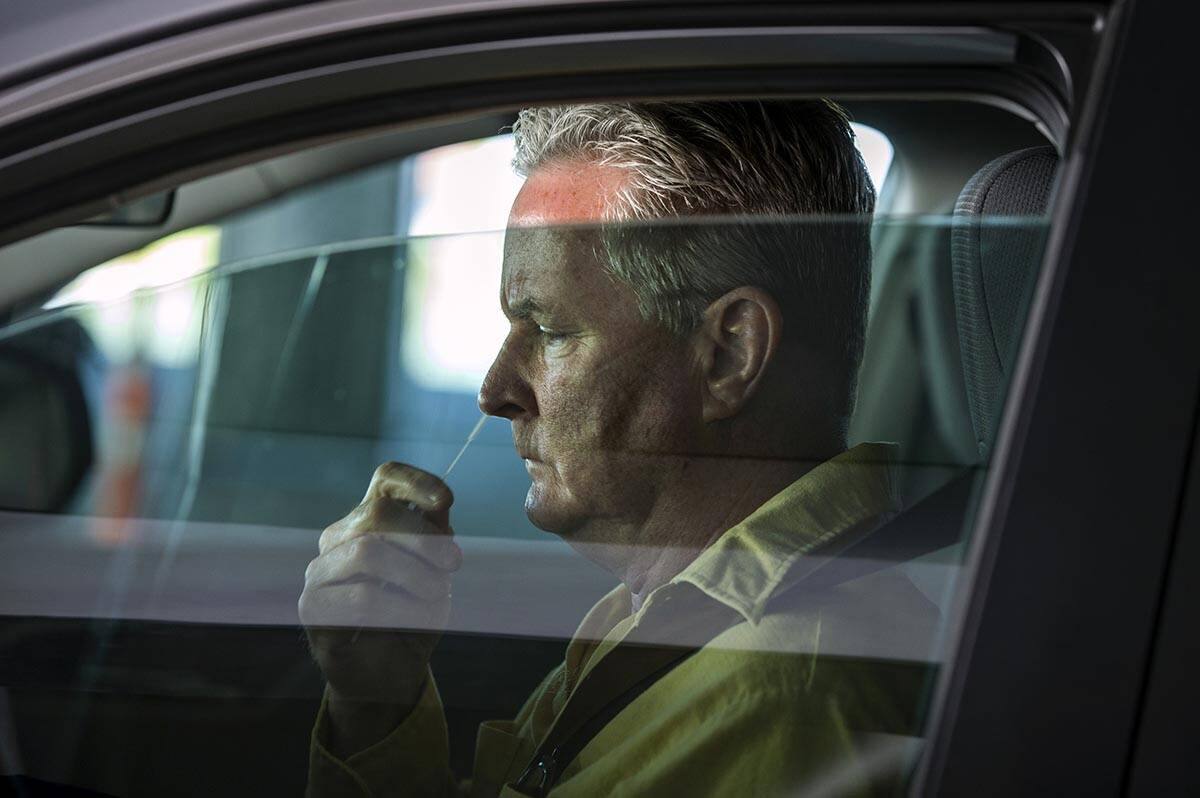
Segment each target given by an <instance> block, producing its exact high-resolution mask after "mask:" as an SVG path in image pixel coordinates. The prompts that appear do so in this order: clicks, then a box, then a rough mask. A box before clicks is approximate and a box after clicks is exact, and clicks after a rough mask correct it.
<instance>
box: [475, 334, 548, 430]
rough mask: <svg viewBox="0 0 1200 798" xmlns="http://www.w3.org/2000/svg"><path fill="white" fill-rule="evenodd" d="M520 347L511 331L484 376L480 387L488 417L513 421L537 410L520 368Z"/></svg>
mask: <svg viewBox="0 0 1200 798" xmlns="http://www.w3.org/2000/svg"><path fill="white" fill-rule="evenodd" d="M518 348H519V347H518V342H517V341H515V340H514V336H513V334H511V333H510V334H509V336H508V338H506V339H505V341H504V343H503V344H502V345H501V346H500V351H499V352H497V353H496V359H495V360H493V361H492V365H491V368H489V369H488V373H487V376H486V377H484V378H483V385H482V386H480V388H479V399H478V402H479V409H480V410H481V411H482V412H484V413H486V414H487V415H489V416H499V417H501V418H507V419H508V420H509V421H513V420H516V419H518V418H521V417H524V416H528V415H532V414H533V413H535V412H536V410H537V407H536V402H535V400H534V397H533V391H532V389H531V388H530V386H529V382H528V381H527V380H526V379H525V378H524V377H523V376H522V375H521V370H520V369H519V368H518V360H519V358H518V354H519V353H518V351H517V350H518Z"/></svg>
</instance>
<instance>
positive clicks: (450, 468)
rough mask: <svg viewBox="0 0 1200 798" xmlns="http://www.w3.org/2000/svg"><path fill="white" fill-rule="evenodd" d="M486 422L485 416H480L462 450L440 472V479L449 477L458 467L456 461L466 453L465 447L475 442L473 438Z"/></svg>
mask: <svg viewBox="0 0 1200 798" xmlns="http://www.w3.org/2000/svg"><path fill="white" fill-rule="evenodd" d="M487 420H488V417H487V416H480V417H479V420H478V421H476V422H475V427H474V428H473V429H472V430H471V434H470V435H468V436H467V440H466V441H464V442H463V445H462V448H461V449H459V450H458V454H456V455H454V459H453V460H451V461H450V465H448V466H446V470H445V471H443V472H442V479H445V478H446V477H448V476H450V472H451V471H453V470H454V467H455V466H456V465H458V461H459V460H461V459H462V456H463V453H464V452H466V451H467V447H468V446H470V445H471V441H473V440H475V436H476V435H478V434H479V430H481V429H483V423H484V422H485V421H487Z"/></svg>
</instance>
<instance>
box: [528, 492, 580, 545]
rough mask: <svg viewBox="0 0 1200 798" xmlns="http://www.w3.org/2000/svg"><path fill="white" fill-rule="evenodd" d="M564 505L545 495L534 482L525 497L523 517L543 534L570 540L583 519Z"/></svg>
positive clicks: (558, 500)
mask: <svg viewBox="0 0 1200 798" xmlns="http://www.w3.org/2000/svg"><path fill="white" fill-rule="evenodd" d="M564 505H565V502H563V501H561V500H560V499H557V498H556V497H553V496H548V495H546V491H545V490H544V489H543V488H542V487H540V486H539V485H538V484H537V482H534V483H533V484H532V485H530V486H529V493H527V494H526V495H525V516H526V517H527V518H528V519H529V523H531V524H533V525H534V526H536V527H537V528H538V529H540V530H542V531H543V532H549V533H551V534H553V535H558V536H559V537H562V538H570V537H571V536H572V533H573V532H575V530H577V529H578V528H579V527H580V526H581V525H582V522H583V519H581V518H580V517H579V514H578V513H573V512H571V511H570V509H568V508H567V507H566V506H564Z"/></svg>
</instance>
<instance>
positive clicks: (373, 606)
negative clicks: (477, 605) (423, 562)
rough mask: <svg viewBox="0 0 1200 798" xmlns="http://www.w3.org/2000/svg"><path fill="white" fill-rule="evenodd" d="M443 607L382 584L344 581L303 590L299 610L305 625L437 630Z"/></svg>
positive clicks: (441, 619) (441, 604) (443, 611)
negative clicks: (317, 588)
mask: <svg viewBox="0 0 1200 798" xmlns="http://www.w3.org/2000/svg"><path fill="white" fill-rule="evenodd" d="M445 606H446V605H445V604H444V603H433V604H431V603H429V602H424V601H419V600H417V599H414V598H413V597H412V596H411V595H408V594H407V593H404V592H401V591H399V590H395V589H390V588H387V587H385V586H383V585H376V584H371V583H368V582H348V583H342V584H336V585H328V586H326V587H324V588H321V589H319V590H306V591H304V593H302V594H301V596H300V603H299V612H300V621H301V623H303V624H304V625H305V626H345V627H363V626H371V627H378V628H394V629H432V630H437V629H439V628H440V626H441V624H442V623H444V619H445V610H444V608H445Z"/></svg>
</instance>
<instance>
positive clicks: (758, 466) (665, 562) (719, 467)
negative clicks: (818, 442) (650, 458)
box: [612, 457, 817, 612]
mask: <svg viewBox="0 0 1200 798" xmlns="http://www.w3.org/2000/svg"><path fill="white" fill-rule="evenodd" d="M816 465H817V463H816V462H809V461H796V460H766V461H764V460H756V459H749V458H746V459H738V458H728V457H717V458H709V459H707V460H689V461H688V462H687V463H686V464H685V465H683V466H682V467H681V469H680V473H679V474H677V475H676V476H675V478H674V479H672V480H671V481H670V482H669V483H668V484H667V485H666V486H665V487H664V490H663V491H662V492H661V493H660V494H659V497H658V501H657V502H656V504H655V506H654V508H653V511H652V512H651V513H650V515H649V517H647V518H646V519H645V522H644V523H643V524H641V526H640V529H638V530H637V531H636V533H635V535H634V536H633V537H631V538H630V539H632V540H636V541H638V545H636V546H632V547H630V552H631V556H628V557H625V558H622V559H623V560H624V562H622V564H621V567H619V568H614V569H612V570H614V571H615V573H616V575H617V577H618V578H619V579H621V581H622V582H623V583H624V584H625V586H626V587H627V588H629V592H630V595H631V596H632V600H633V607H632V609H633V611H634V612H637V610H638V609H639V608H640V607H641V606H642V603H643V602H644V601H645V600H646V597H647V596H649V595H650V594H651V593H652V592H654V590H656V589H657V588H659V587H661V586H662V585H664V584H666V583H667V582H669V581H671V579H673V578H674V577H675V576H677V575H678V574H679V573H680V572H682V571H683V570H684V569H685V568H686V567H687V566H688V565H690V564H691V563H692V561H694V560H695V559H696V558H697V557H698V556H699V555H700V553H701V552H702V551H704V549H706V548H708V547H709V546H710V545H712V544H713V543H715V542H716V540H717V539H718V538H720V537H721V535H723V534H724V533H725V532H726V531H728V530H729V529H730V528H732V527H734V526H736V525H737V524H738V523H740V522H741V521H743V520H744V519H746V518H747V517H748V516H749V515H751V514H752V513H753V512H754V511H755V510H757V509H758V508H759V507H761V506H762V505H763V504H764V503H765V502H766V501H767V500H768V499H770V498H771V497H772V496H775V495H776V494H777V493H779V492H780V491H782V490H783V489H784V488H786V487H787V486H789V485H791V484H792V483H793V482H795V481H796V480H797V479H799V478H800V477H802V476H803V475H804V474H805V473H807V472H808V471H809V470H811V469H812V468H813V467H814V466H816Z"/></svg>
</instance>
